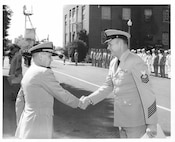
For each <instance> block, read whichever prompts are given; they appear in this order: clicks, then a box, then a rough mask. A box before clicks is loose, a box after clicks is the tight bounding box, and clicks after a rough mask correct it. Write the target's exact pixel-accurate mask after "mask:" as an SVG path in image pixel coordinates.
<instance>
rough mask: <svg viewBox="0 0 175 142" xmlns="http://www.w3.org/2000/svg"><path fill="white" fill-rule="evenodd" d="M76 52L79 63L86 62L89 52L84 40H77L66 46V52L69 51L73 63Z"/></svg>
mask: <svg viewBox="0 0 175 142" xmlns="http://www.w3.org/2000/svg"><path fill="white" fill-rule="evenodd" d="M75 50H77V52H78V62H81V61H84V59H85V57H86V53H87V51H88V49H87V45H86V43H85V42H84V41H82V40H75V41H73V42H71V43H69V44H68V45H67V46H66V50H65V52H66V51H67V53H68V56H69V57H70V58H71V61H74V53H75Z"/></svg>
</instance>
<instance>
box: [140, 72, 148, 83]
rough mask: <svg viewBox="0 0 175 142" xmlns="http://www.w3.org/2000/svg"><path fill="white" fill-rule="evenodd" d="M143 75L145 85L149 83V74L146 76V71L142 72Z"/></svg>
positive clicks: (142, 79)
mask: <svg viewBox="0 0 175 142" xmlns="http://www.w3.org/2000/svg"><path fill="white" fill-rule="evenodd" d="M141 73H142V75H141V81H142V82H143V83H148V81H149V77H148V74H146V72H145V71H142V72H141Z"/></svg>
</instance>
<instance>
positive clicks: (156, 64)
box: [153, 51, 159, 77]
mask: <svg viewBox="0 0 175 142" xmlns="http://www.w3.org/2000/svg"><path fill="white" fill-rule="evenodd" d="M153 67H154V73H155V76H156V77H158V69H159V55H158V51H155V57H154V60H153Z"/></svg>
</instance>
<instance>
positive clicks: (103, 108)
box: [54, 84, 119, 138]
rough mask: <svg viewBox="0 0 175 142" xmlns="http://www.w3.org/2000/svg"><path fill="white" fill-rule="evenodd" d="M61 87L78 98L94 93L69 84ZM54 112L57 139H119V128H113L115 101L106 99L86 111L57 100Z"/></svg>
mask: <svg viewBox="0 0 175 142" xmlns="http://www.w3.org/2000/svg"><path fill="white" fill-rule="evenodd" d="M61 85H62V87H63V88H65V89H66V90H68V91H70V92H71V93H72V94H74V95H75V96H76V97H77V98H80V97H81V96H82V95H84V96H86V95H89V94H90V93H92V92H90V91H87V90H83V89H81V88H74V87H73V86H71V85H68V84H61ZM54 112H55V117H54V124H55V126H54V131H55V133H54V137H55V138H57V137H60V135H61V137H62V138H118V137H119V134H118V128H115V127H113V99H105V100H104V101H102V102H100V103H99V104H97V105H95V106H89V107H88V108H87V109H86V110H81V109H79V108H78V109H73V108H70V107H68V106H66V105H64V104H62V103H60V102H58V101H57V100H55V103H54ZM58 120H60V121H58ZM60 126H62V127H60ZM63 133H64V134H63Z"/></svg>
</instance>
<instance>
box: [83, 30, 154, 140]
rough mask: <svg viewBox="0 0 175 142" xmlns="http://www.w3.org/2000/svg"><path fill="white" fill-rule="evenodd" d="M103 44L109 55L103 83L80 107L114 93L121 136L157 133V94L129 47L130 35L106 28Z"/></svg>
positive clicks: (134, 136) (115, 110) (145, 69)
mask: <svg viewBox="0 0 175 142" xmlns="http://www.w3.org/2000/svg"><path fill="white" fill-rule="evenodd" d="M105 34H106V41H105V42H106V43H107V44H108V49H109V50H110V51H111V54H112V56H115V58H114V59H113V60H112V61H111V63H110V67H109V73H108V75H107V77H106V81H105V83H104V84H103V85H102V86H101V87H100V88H99V89H98V90H96V91H95V92H94V93H92V94H90V95H89V96H86V97H84V98H81V99H82V100H83V101H84V106H82V109H86V107H87V106H88V105H89V104H92V105H95V104H97V103H99V102H100V101H102V100H103V99H105V98H106V97H107V96H108V94H110V93H111V92H112V91H113V92H114V96H115V97H114V127H119V128H120V137H121V138H140V137H142V136H143V135H144V134H145V133H147V135H148V136H149V137H154V136H156V133H157V129H156V128H157V127H156V125H157V107H156V97H155V94H154V92H153V90H152V86H151V80H150V78H149V73H148V68H147V65H146V64H145V63H144V61H143V60H142V59H141V58H140V57H139V56H137V55H136V54H133V53H131V52H130V50H129V49H128V39H129V38H130V34H129V33H127V32H124V31H120V30H115V29H109V30H106V31H105Z"/></svg>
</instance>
